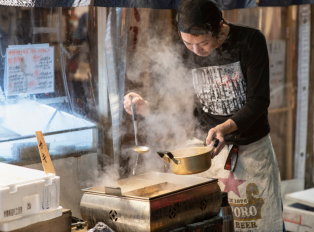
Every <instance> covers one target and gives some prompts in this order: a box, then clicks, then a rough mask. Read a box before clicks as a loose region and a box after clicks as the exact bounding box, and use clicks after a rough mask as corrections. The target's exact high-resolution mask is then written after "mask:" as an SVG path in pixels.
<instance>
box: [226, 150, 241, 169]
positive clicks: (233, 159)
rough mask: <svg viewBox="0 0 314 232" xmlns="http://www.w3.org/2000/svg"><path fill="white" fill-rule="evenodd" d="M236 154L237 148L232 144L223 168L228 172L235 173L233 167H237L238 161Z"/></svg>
mask: <svg viewBox="0 0 314 232" xmlns="http://www.w3.org/2000/svg"><path fill="white" fill-rule="evenodd" d="M238 153H239V146H238V145H237V144H233V145H232V148H231V150H230V152H229V155H228V157H227V160H226V163H225V167H224V169H225V170H229V171H230V172H234V171H235V167H236V165H237V160H238Z"/></svg>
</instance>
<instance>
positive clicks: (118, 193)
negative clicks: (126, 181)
mask: <svg viewBox="0 0 314 232" xmlns="http://www.w3.org/2000/svg"><path fill="white" fill-rule="evenodd" d="M105 193H106V194H109V195H114V196H122V192H121V188H119V187H117V188H114V187H107V186H106V187H105Z"/></svg>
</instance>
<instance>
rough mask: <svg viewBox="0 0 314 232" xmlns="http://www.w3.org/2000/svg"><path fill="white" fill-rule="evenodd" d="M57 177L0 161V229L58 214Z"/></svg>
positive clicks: (59, 213) (10, 228)
mask: <svg viewBox="0 0 314 232" xmlns="http://www.w3.org/2000/svg"><path fill="white" fill-rule="evenodd" d="M59 199H60V177H58V176H55V175H54V174H49V175H46V174H45V172H43V171H38V170H34V169H30V168H24V167H19V166H15V165H10V164H4V163H0V231H11V230H16V229H19V228H23V227H26V226H28V225H31V224H34V223H37V222H40V221H46V220H50V219H53V218H56V217H59V216H61V215H62V207H61V206H59Z"/></svg>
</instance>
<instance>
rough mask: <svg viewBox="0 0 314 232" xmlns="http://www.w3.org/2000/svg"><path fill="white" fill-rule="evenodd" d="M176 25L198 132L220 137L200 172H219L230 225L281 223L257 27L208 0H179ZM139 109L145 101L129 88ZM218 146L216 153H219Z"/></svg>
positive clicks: (249, 227) (271, 226) (272, 226)
mask: <svg viewBox="0 0 314 232" xmlns="http://www.w3.org/2000/svg"><path fill="white" fill-rule="evenodd" d="M177 20H178V29H179V34H180V37H181V39H182V42H183V43H184V44H185V46H186V47H187V48H188V50H189V52H188V55H187V65H188V67H189V68H190V69H191V73H190V75H191V79H192V80H193V85H194V89H195V93H196V106H195V110H194V116H195V117H196V118H197V120H198V124H197V126H196V129H195V137H197V138H199V139H202V138H204V135H206V136H207V137H206V136H205V137H206V144H207V145H209V144H211V143H212V140H213V139H214V138H216V139H218V140H219V145H218V147H217V148H216V149H215V152H214V154H213V157H212V158H214V157H215V158H214V159H213V160H212V167H211V168H210V169H209V170H208V171H206V172H204V173H202V174H200V175H202V176H205V177H213V178H218V179H219V185H220V187H221V190H222V191H224V192H228V197H229V204H230V205H231V207H232V210H233V217H234V227H235V231H282V230H283V221H282V205H281V196H280V175H279V168H278V164H277V160H276V156H275V153H274V150H273V147H272V143H271V139H270V136H269V132H270V127H269V123H268V113H267V109H268V106H269V102H270V100H269V99H270V93H269V58H268V51H267V45H266V40H265V37H264V35H263V34H262V32H261V31H259V30H257V29H254V28H250V27H246V26H240V25H236V24H232V23H226V21H225V20H224V19H223V17H222V12H221V10H220V9H219V8H218V6H217V5H216V4H215V3H214V2H212V1H210V0H182V1H181V2H180V4H179V7H178V16H177ZM129 95H132V96H133V102H134V103H135V104H136V105H137V112H138V113H143V114H144V113H145V111H149V103H148V102H146V101H145V100H144V99H143V98H142V97H141V96H140V95H138V94H136V93H130V94H128V95H126V96H125V98H124V108H125V110H126V111H127V112H128V113H129V114H131V109H130V103H131V102H130V100H129ZM218 154H219V155H218Z"/></svg>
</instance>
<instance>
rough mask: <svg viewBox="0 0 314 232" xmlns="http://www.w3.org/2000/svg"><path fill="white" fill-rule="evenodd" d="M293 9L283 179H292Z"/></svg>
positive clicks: (288, 48) (288, 58) (288, 42)
mask: <svg viewBox="0 0 314 232" xmlns="http://www.w3.org/2000/svg"><path fill="white" fill-rule="evenodd" d="M294 7H295V8H296V6H289V9H288V23H287V25H288V27H287V30H288V31H287V37H288V38H287V49H286V50H287V63H286V78H287V79H286V83H287V92H286V105H287V108H288V111H287V132H286V151H287V152H286V159H285V160H286V165H285V166H286V175H285V179H292V178H293V160H294V158H293V151H294V139H293V138H294V136H293V132H294V121H293V118H294V107H295V93H294V89H293V88H292V87H293V85H292V83H293V49H292V48H293V46H294V44H295V41H294V33H295V32H296V31H294V30H295V28H294V23H295V22H293V21H294V17H293V14H295V12H293V11H294V10H296V9H294Z"/></svg>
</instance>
